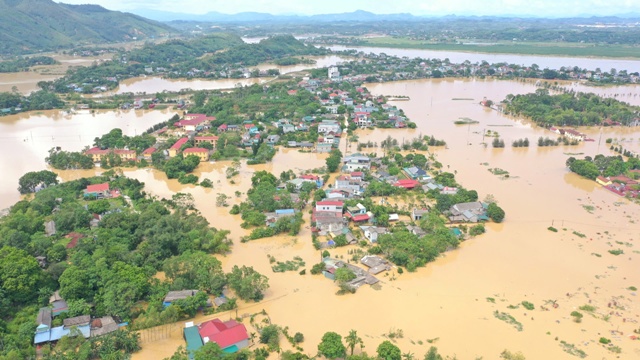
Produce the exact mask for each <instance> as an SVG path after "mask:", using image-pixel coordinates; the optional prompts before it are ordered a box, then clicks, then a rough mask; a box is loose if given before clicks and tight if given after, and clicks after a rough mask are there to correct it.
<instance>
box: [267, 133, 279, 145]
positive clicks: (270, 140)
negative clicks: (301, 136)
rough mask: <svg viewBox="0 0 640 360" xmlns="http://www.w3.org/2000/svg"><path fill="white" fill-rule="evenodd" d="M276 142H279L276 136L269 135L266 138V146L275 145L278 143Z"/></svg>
mask: <svg viewBox="0 0 640 360" xmlns="http://www.w3.org/2000/svg"><path fill="white" fill-rule="evenodd" d="M278 141H280V136H278V135H269V136H267V144H269V145H275V144H277V143H278Z"/></svg>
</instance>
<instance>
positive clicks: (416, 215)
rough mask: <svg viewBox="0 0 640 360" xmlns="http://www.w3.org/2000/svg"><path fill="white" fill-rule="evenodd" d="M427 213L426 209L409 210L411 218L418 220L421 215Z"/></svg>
mask: <svg viewBox="0 0 640 360" xmlns="http://www.w3.org/2000/svg"><path fill="white" fill-rule="evenodd" d="M428 213H429V210H427V209H413V210H412V211H411V220H413V221H420V220H422V218H423V217H425V216H426V215H427V214H428Z"/></svg>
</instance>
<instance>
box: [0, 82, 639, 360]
mask: <svg viewBox="0 0 640 360" xmlns="http://www.w3.org/2000/svg"><path fill="white" fill-rule="evenodd" d="M367 87H368V88H369V89H370V90H371V91H372V93H374V94H392V95H407V96H409V97H410V98H411V100H410V101H398V102H397V103H396V104H397V105H398V106H399V107H401V108H403V109H404V110H405V113H406V114H407V116H408V117H409V118H411V119H412V120H413V121H415V122H416V124H417V125H418V128H417V129H414V130H410V129H406V130H395V129H389V130H381V129H376V130H372V131H371V130H365V131H359V132H358V135H359V137H360V141H369V140H370V141H373V142H378V143H380V142H381V141H382V140H383V139H384V138H386V137H387V136H392V137H394V138H396V139H398V140H399V141H400V142H402V141H409V140H410V139H411V138H413V137H415V136H418V135H419V134H422V135H427V134H429V135H435V136H436V137H437V138H439V139H444V140H445V141H446V142H447V147H446V148H439V149H438V148H433V149H432V152H433V153H434V154H435V155H436V156H437V158H438V160H439V161H441V162H442V163H443V164H444V167H445V170H447V171H451V172H455V173H456V174H457V175H456V176H457V179H458V180H459V182H461V183H462V184H463V185H464V186H465V187H467V188H470V189H475V190H477V191H478V193H479V194H480V198H481V199H482V198H484V197H485V196H486V195H487V194H492V195H493V196H494V197H495V198H496V199H497V200H498V202H499V203H500V205H501V207H503V208H504V209H505V211H506V213H507V217H506V221H505V223H503V224H497V225H496V224H490V225H489V226H488V232H487V234H485V235H483V236H479V237H477V238H474V239H471V240H468V241H466V242H464V243H463V244H462V245H461V247H460V248H459V249H456V250H454V251H451V252H448V253H446V254H445V255H443V256H442V257H440V258H439V259H438V260H436V261H435V262H433V263H431V264H429V265H428V266H426V267H425V268H421V269H419V270H418V271H417V272H415V273H406V272H405V273H404V274H401V275H398V274H396V275H394V276H393V277H391V276H381V277H380V278H381V280H382V287H381V289H380V290H375V289H373V288H370V287H363V288H361V289H360V290H358V292H357V293H356V294H354V295H348V296H336V295H335V294H334V293H335V291H336V290H337V288H336V287H335V286H334V285H333V284H332V283H331V282H330V281H329V280H326V279H324V278H323V277H321V276H311V275H308V274H307V275H304V276H301V275H298V274H297V273H296V272H289V273H277V274H276V273H273V272H271V270H270V266H271V264H270V263H269V260H268V258H267V256H266V255H267V254H269V255H272V256H274V257H275V258H276V259H278V260H279V261H285V260H291V259H292V258H293V257H294V256H301V257H302V258H303V259H304V260H305V261H306V263H307V270H308V269H309V268H310V267H311V265H312V264H315V263H316V262H318V252H317V251H316V250H314V249H313V247H312V245H311V241H310V233H309V230H308V229H307V228H306V226H308V221H309V220H308V215H307V214H305V217H306V219H307V224H305V225H304V226H305V229H304V230H303V232H302V233H301V234H300V235H299V236H297V237H290V236H279V237H276V238H271V239H261V240H257V241H253V242H249V243H240V242H239V241H238V239H239V238H240V236H243V235H245V234H246V233H247V232H246V230H244V229H241V228H240V227H239V223H240V219H239V216H238V215H230V214H229V213H228V209H229V208H219V207H216V206H215V197H216V195H217V194H218V193H224V194H226V195H228V196H229V197H230V201H229V202H230V204H234V203H237V202H239V201H241V199H242V197H244V196H245V195H244V193H246V191H247V190H248V188H249V187H250V181H249V179H250V176H251V174H252V173H253V172H255V171H258V170H263V169H264V170H269V171H271V172H273V173H274V174H276V175H278V174H279V173H280V172H281V171H285V170H288V169H294V171H296V172H301V171H304V170H310V169H312V168H316V167H319V166H322V165H323V164H324V157H325V156H326V155H320V154H313V153H311V154H309V153H300V152H298V151H296V150H286V149H280V150H279V151H278V153H277V155H276V157H275V158H274V161H273V162H272V163H270V164H266V165H257V166H247V165H246V164H244V163H243V164H242V167H241V169H240V175H238V176H236V177H234V178H233V179H232V180H233V182H230V181H229V180H228V179H227V178H226V176H225V171H224V169H225V167H226V166H228V163H225V162H218V163H206V164H202V165H201V166H200V167H199V168H198V170H197V175H199V176H200V177H201V178H209V179H211V180H212V181H213V182H214V188H213V189H203V188H200V187H195V186H193V185H182V184H179V183H177V181H175V180H167V179H166V177H165V175H164V174H162V173H160V172H158V171H155V170H151V169H125V171H124V172H125V174H126V175H127V176H131V177H134V178H137V179H139V180H142V181H144V182H145V183H146V190H147V191H149V192H150V193H152V194H156V195H159V196H163V197H169V196H171V195H172V194H174V193H175V192H189V193H192V194H193V195H194V198H195V202H196V206H197V207H198V208H199V209H200V210H201V211H202V214H203V215H204V216H205V217H206V218H207V219H208V220H209V222H210V223H211V224H212V225H213V226H216V227H218V228H223V229H229V230H231V237H232V238H233V240H234V247H233V251H232V253H231V254H229V255H227V256H226V257H220V259H221V260H222V261H223V266H224V267H225V269H227V270H228V269H230V268H231V267H232V266H233V265H235V264H247V265H251V266H253V267H254V268H256V270H258V271H260V272H262V273H264V274H267V275H268V276H269V283H270V285H271V288H270V289H269V290H268V291H267V293H266V297H265V299H264V301H262V302H261V303H258V304H245V303H241V304H240V308H239V310H238V314H239V315H242V314H245V313H254V312H258V311H261V310H262V309H264V310H265V311H266V312H267V313H268V314H269V316H270V318H271V319H272V321H273V322H274V323H276V324H279V325H281V326H289V328H290V330H289V331H290V333H292V334H293V333H295V332H297V331H300V332H302V333H303V334H304V335H305V342H304V343H303V344H302V345H303V347H304V349H305V352H306V353H309V354H315V352H316V349H317V344H318V342H319V341H320V338H321V337H322V334H323V333H324V332H325V331H330V330H332V331H337V332H338V333H340V334H342V335H346V334H347V333H348V331H349V330H350V329H356V330H358V334H359V335H360V336H361V337H362V338H363V339H364V342H365V345H366V347H365V350H366V351H367V352H368V353H369V354H372V353H375V348H376V347H377V345H378V344H379V343H380V342H381V341H383V340H385V338H384V337H383V334H386V333H389V332H390V330H393V329H395V330H397V329H401V330H402V331H403V333H404V337H403V338H401V339H397V340H396V341H397V344H398V346H400V348H401V349H402V350H403V352H412V353H414V354H415V355H416V356H419V357H421V356H422V355H423V354H424V353H425V352H426V351H427V349H428V347H429V346H431V344H430V343H429V342H428V341H427V340H430V341H431V342H432V343H433V345H435V346H437V347H438V348H439V350H440V352H441V353H443V354H448V355H453V354H456V355H457V356H458V357H459V358H461V359H470V358H474V357H476V356H484V357H485V358H488V359H494V358H497V357H498V355H499V354H500V352H501V351H502V350H504V349H509V350H512V351H522V352H523V353H524V354H525V355H526V357H527V358H528V359H573V358H574V357H573V356H572V355H569V354H568V353H566V352H564V351H563V350H562V347H561V344H560V341H565V342H566V343H568V344H573V345H575V346H576V347H578V348H580V349H582V350H584V351H585V352H586V353H587V354H588V355H589V356H590V358H612V357H613V355H612V353H611V352H610V351H609V350H606V349H605V348H604V347H602V346H600V345H599V344H598V339H599V338H600V337H606V338H609V339H611V340H612V341H613V343H614V344H615V345H617V346H619V347H620V348H621V349H622V353H621V354H620V357H621V358H625V359H631V358H638V357H639V356H640V342H638V341H632V340H630V338H629V335H631V334H632V331H633V330H634V329H637V328H638V327H639V325H638V324H637V321H638V317H639V316H640V309H639V308H638V306H637V298H636V297H635V292H634V291H631V290H627V288H629V287H630V286H640V285H639V284H640V272H638V271H637V269H638V264H637V263H638V250H640V249H638V247H637V246H638V243H637V241H638V233H640V225H638V224H637V219H638V215H640V208H639V207H638V205H636V204H632V203H630V202H629V201H627V200H624V199H622V198H619V197H617V196H616V195H614V194H613V193H611V192H609V191H606V190H604V189H602V188H601V187H600V186H598V185H596V184H595V183H594V182H592V181H588V180H585V179H581V178H580V177H578V176H576V175H575V174H571V173H569V172H568V171H567V169H566V167H565V165H564V163H565V160H566V159H567V158H568V157H569V155H568V154H569V153H582V154H584V155H591V156H593V155H595V154H597V153H600V152H602V153H604V154H611V152H610V151H609V150H608V146H605V144H604V140H603V141H602V142H601V143H599V142H598V141H595V142H585V143H581V144H580V145H577V146H567V147H564V146H560V147H554V148H538V147H537V146H536V145H535V140H536V139H537V138H538V137H540V136H550V137H552V136H554V134H552V133H551V132H549V131H547V130H545V129H542V128H539V127H537V126H535V125H533V124H531V123H529V122H527V121H524V120H521V119H512V118H508V117H505V116H503V115H502V114H500V113H498V112H496V111H493V110H490V109H487V108H484V107H481V106H480V105H478V102H479V101H480V100H482V98H483V97H485V96H486V97H487V98H489V99H493V100H494V101H498V100H501V99H503V98H504V97H505V96H506V95H507V94H509V93H511V94H520V93H527V92H532V91H534V90H535V89H536V87H535V85H534V84H533V83H531V82H518V81H502V80H479V79H478V80H457V79H443V80H415V81H405V82H393V83H383V84H368V85H367ZM599 89H604V90H601V91H606V92H611V93H612V94H615V93H627V92H629V90H628V89H629V88H624V87H623V88H599ZM156 91H160V90H159V89H156ZM454 98H466V99H471V100H454ZM172 114H173V113H172V112H154V111H150V112H133V111H130V112H115V113H114V112H105V113H99V114H96V115H95V116H93V115H91V114H88V113H87V114H78V115H73V116H62V115H59V113H43V114H41V115H37V114H33V115H31V116H29V115H22V116H14V117H6V118H0V131H1V133H2V134H3V135H2V136H3V138H2V140H3V141H2V144H3V145H2V148H3V149H2V150H3V152H2V154H3V155H2V157H1V158H0V159H1V161H2V164H1V165H2V169H6V170H5V171H6V174H5V176H4V177H3V179H2V194H1V195H2V196H0V199H2V202H3V203H2V204H1V205H0V208H2V207H6V206H8V205H9V204H10V203H13V202H15V201H16V200H17V199H18V195H17V192H16V191H15V188H16V187H17V178H19V177H20V176H21V175H22V173H24V172H25V171H29V170H36V169H42V168H44V164H43V158H44V156H45V155H46V151H47V150H48V149H49V148H50V147H51V146H54V145H62V146H63V147H64V148H65V149H68V150H74V149H75V150H77V149H80V148H82V147H83V146H84V145H88V144H89V143H90V142H91V139H92V138H94V137H95V136H97V135H99V134H101V133H104V132H106V131H108V130H109V129H110V128H111V127H115V126H120V127H122V128H123V129H124V130H125V133H127V134H132V133H134V134H135V133H139V132H140V131H142V130H144V129H146V128H147V127H148V126H150V125H151V124H153V123H156V122H159V121H162V120H164V119H166V118H168V117H170V116H171V115H172ZM460 117H468V118H471V119H474V120H477V121H479V123H478V124H475V125H464V126H460V125H455V124H454V123H453V122H454V121H455V120H457V119H458V118H460ZM485 129H487V130H489V129H490V130H492V131H497V132H498V133H499V134H500V136H501V138H503V139H504V140H505V142H506V143H507V147H506V148H504V149H493V148H491V147H490V146H489V147H485V146H484V145H482V144H481V143H482V135H481V133H482V132H483V130H485ZM32 131H33V132H34V134H33V135H34V139H33V140H31V139H30V135H31V132H32ZM584 131H585V132H588V133H589V134H591V135H592V137H594V138H596V139H598V138H599V137H600V131H602V132H603V134H602V139H605V138H608V137H612V138H618V139H622V138H624V139H625V141H627V142H628V146H627V145H625V147H628V148H629V149H635V150H638V149H639V148H640V147H639V146H638V145H639V143H640V142H639V141H638V140H639V139H640V131H638V130H637V129H629V128H607V129H604V130H600V129H599V128H592V129H585V130H584ZM50 136H53V139H49V137H50ZM524 137H527V138H529V140H532V141H531V142H532V146H531V147H530V148H521V149H514V148H511V147H510V146H509V144H510V142H511V141H513V140H516V139H520V138H524ZM56 139H58V140H59V141H62V140H64V141H63V142H62V143H60V142H59V141H56ZM76 139H77V140H76ZM490 140H491V139H489V140H485V141H486V142H490ZM352 151H353V149H352ZM373 151H378V152H381V150H380V149H378V150H375V149H369V150H367V152H373ZM15 153H18V154H24V156H20V159H18V157H15V156H12V154H15ZM496 167H497V168H501V169H504V170H507V171H509V172H510V178H509V179H507V180H504V179H501V178H499V177H497V176H495V175H493V174H492V173H490V172H489V171H488V169H489V168H496ZM96 172H99V170H90V171H80V172H73V171H62V172H58V173H59V174H60V176H61V177H62V178H63V179H72V178H77V177H79V176H88V175H91V174H94V173H96ZM236 191H239V192H240V193H241V194H242V197H241V198H238V197H236V195H235V192H236ZM394 201H397V202H399V203H405V204H410V203H411V199H408V198H407V199H402V198H399V199H395V200H394ZM591 207H593V208H591ZM588 210H589V211H588ZM551 225H553V226H555V227H556V228H558V229H559V232H558V233H553V232H550V231H549V230H547V227H549V226H551ZM574 231H575V232H576V233H579V234H584V237H579V236H577V235H575V234H574ZM618 248H621V249H623V250H624V254H623V255H620V256H614V255H612V254H610V253H609V252H608V250H611V249H618ZM348 250H349V248H342V249H339V250H332V251H331V253H332V255H342V256H344V257H345V259H346V258H349V257H350V255H348V254H347V251H348ZM394 278H395V279H394ZM487 298H491V299H494V301H493V302H491V301H488V300H487ZM524 300H526V301H529V302H531V303H533V304H534V305H535V307H536V308H535V310H533V311H529V310H525V309H524V308H523V307H522V306H519V308H516V309H510V308H509V305H517V304H519V303H520V302H522V301H524ZM547 301H556V303H557V304H558V308H555V309H554V308H553V307H552V306H551V305H550V303H547V304H546V305H545V303H546V302H547ZM613 301H615V302H616V304H617V307H616V308H609V304H610V303H612V302H613ZM585 304H590V305H592V306H595V307H596V310H595V311H594V313H593V314H594V316H590V315H589V314H588V313H585V317H584V319H583V321H582V323H579V324H578V323H575V322H573V321H572V320H571V317H570V315H569V314H570V313H571V312H572V311H574V310H576V309H577V308H578V307H580V306H583V305H585ZM541 306H546V307H547V308H549V309H550V310H549V311H542V310H541V308H540V307H541ZM496 310H497V311H499V312H505V313H508V314H510V315H512V316H513V317H514V318H515V319H516V320H517V321H519V322H520V323H522V326H523V331H521V332H519V331H517V330H516V329H515V328H514V327H513V326H511V325H509V324H507V323H505V322H503V321H500V320H498V319H496V318H495V317H494V315H493V313H494V311H496ZM217 316H222V317H224V318H226V317H228V316H235V313H234V314H222V315H217ZM214 317H216V316H206V317H205V316H199V317H198V319H197V321H201V320H204V319H211V318H214ZM181 327H182V324H181V323H178V324H175V325H174V326H173V327H172V328H170V330H169V331H168V332H167V333H166V334H164V335H160V336H159V337H157V336H155V337H154V336H145V337H143V339H144V342H143V350H142V351H141V352H139V353H136V354H134V357H133V358H134V359H145V360H147V359H158V358H164V357H168V356H170V355H171V354H172V352H173V351H174V350H175V349H176V348H177V346H179V345H181V344H184V340H183V339H182V336H181ZM612 330H613V331H620V333H617V332H616V333H614V334H612V333H611V331H612ZM145 334H146V333H145ZM282 343H286V341H285V340H284V339H283V340H282Z"/></svg>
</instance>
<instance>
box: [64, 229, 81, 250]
mask: <svg viewBox="0 0 640 360" xmlns="http://www.w3.org/2000/svg"><path fill="white" fill-rule="evenodd" d="M65 237H66V238H67V239H71V240H70V241H69V243H68V244H67V246H66V247H67V249H73V248H74V247H76V246H78V240H80V239H82V238H83V237H84V235H83V234H80V233H77V232H72V233H69V234H67V236H65Z"/></svg>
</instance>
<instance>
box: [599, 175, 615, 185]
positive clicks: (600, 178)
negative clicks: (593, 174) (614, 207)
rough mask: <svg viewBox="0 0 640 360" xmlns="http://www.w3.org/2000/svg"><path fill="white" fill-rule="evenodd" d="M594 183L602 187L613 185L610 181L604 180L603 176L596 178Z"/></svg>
mask: <svg viewBox="0 0 640 360" xmlns="http://www.w3.org/2000/svg"><path fill="white" fill-rule="evenodd" d="M596 182H597V183H598V184H600V185H602V186H609V185H611V184H613V182H612V181H611V179H609V178H606V177H604V176H598V177H597V178H596Z"/></svg>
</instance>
